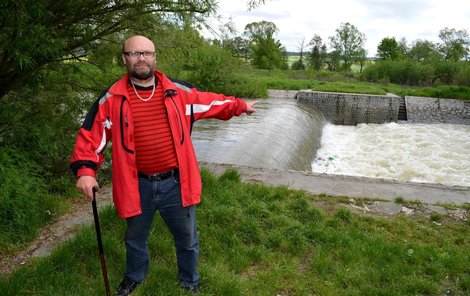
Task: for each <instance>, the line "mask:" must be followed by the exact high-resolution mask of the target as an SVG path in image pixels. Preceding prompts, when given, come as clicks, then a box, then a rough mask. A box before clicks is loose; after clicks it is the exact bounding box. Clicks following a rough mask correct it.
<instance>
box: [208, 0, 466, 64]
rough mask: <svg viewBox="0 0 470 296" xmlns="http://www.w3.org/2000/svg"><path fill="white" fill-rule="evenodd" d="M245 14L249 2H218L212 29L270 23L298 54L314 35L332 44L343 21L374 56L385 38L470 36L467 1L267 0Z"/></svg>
mask: <svg viewBox="0 0 470 296" xmlns="http://www.w3.org/2000/svg"><path fill="white" fill-rule="evenodd" d="M247 10H248V7H247V1H235V0H219V14H220V15H221V16H222V17H223V18H222V20H221V21H222V22H219V21H216V20H212V21H211V23H212V26H213V28H214V29H217V28H218V27H219V26H220V25H221V24H222V23H223V22H228V21H229V19H230V18H231V19H232V21H233V23H234V25H235V26H236V29H237V31H238V34H239V35H241V34H242V33H243V31H244V28H245V26H246V25H247V24H249V23H252V22H258V21H262V20H265V21H270V22H273V23H274V24H275V25H276V27H277V28H278V29H279V34H278V35H277V36H276V37H277V39H279V40H280V41H281V43H282V44H283V45H284V46H285V47H286V49H287V50H288V51H297V50H298V48H299V44H300V43H301V42H302V40H303V39H305V42H306V43H308V42H309V41H310V40H311V39H312V37H313V36H314V35H315V34H317V35H320V36H321V37H322V39H323V41H324V42H326V43H327V44H328V41H329V40H328V37H330V36H334V35H335V30H336V29H337V28H339V27H340V25H341V23H346V22H349V23H351V24H353V25H354V26H356V28H357V29H358V30H359V31H360V32H362V33H364V34H365V35H366V38H367V40H366V44H365V47H366V49H367V51H368V53H369V55H375V53H376V50H377V45H378V44H379V43H380V41H381V40H382V39H383V38H385V37H395V38H396V39H397V40H399V39H401V38H403V37H404V38H406V40H407V41H408V43H411V42H412V41H414V40H417V39H422V40H423V39H424V40H429V41H432V42H439V38H438V34H439V31H440V30H441V29H443V28H445V27H449V28H455V29H457V30H462V29H465V30H467V32H468V31H469V25H470V5H469V4H467V1H465V0H447V1H439V0H349V1H340V0H326V1H307V0H271V1H270V0H267V1H266V3H265V4H264V5H261V6H260V7H258V8H256V9H254V10H252V11H247ZM469 33H470V32H469ZM205 35H206V36H208V37H211V38H216V36H215V35H208V34H205Z"/></svg>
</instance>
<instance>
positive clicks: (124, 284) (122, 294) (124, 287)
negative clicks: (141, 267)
mask: <svg viewBox="0 0 470 296" xmlns="http://www.w3.org/2000/svg"><path fill="white" fill-rule="evenodd" d="M138 284H139V283H138V282H134V281H133V280H131V279H130V278H129V277H127V276H125V277H124V278H123V279H122V281H121V283H120V284H119V288H118V290H117V292H116V294H114V296H127V295H131V292H132V290H134V289H135V287H137V285H138Z"/></svg>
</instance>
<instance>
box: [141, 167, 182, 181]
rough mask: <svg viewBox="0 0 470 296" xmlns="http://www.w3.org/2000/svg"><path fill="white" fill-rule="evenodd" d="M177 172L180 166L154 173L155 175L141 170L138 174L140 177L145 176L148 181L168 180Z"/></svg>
mask: <svg viewBox="0 0 470 296" xmlns="http://www.w3.org/2000/svg"><path fill="white" fill-rule="evenodd" d="M177 173H178V168H176V169H172V170H170V171H168V172H164V173H157V174H153V175H147V174H144V173H141V172H139V173H138V175H139V177H140V178H144V179H146V180H148V181H162V180H166V179H168V178H170V177H173V176H174V175H176V174H177Z"/></svg>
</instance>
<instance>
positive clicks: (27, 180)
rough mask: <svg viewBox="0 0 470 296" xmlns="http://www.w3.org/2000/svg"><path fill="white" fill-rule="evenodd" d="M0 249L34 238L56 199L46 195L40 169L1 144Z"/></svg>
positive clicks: (52, 211) (14, 150)
mask: <svg viewBox="0 0 470 296" xmlns="http://www.w3.org/2000/svg"><path fill="white" fill-rule="evenodd" d="M0 163H1V164H2V166H1V167H0V249H1V250H3V251H8V250H9V249H10V248H12V245H21V244H22V243H24V242H26V241H29V240H31V239H33V238H34V237H35V236H36V235H37V229H38V228H39V227H41V226H42V225H44V224H46V223H47V222H48V221H50V220H51V218H52V217H54V214H55V211H54V210H53V209H55V208H60V206H59V202H58V201H57V200H55V199H54V198H52V197H51V196H48V195H47V190H46V185H45V184H44V181H43V179H42V177H41V176H42V175H43V170H42V169H41V167H40V166H39V165H37V164H36V163H34V162H33V161H31V160H30V159H28V158H27V157H26V156H25V153H23V152H21V151H18V150H16V149H13V148H8V147H0Z"/></svg>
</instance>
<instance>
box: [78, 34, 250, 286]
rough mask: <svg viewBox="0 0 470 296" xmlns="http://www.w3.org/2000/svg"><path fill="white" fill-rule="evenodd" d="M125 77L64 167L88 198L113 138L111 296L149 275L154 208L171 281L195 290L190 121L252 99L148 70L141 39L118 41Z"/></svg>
mask: <svg viewBox="0 0 470 296" xmlns="http://www.w3.org/2000/svg"><path fill="white" fill-rule="evenodd" d="M122 60H123V62H124V65H125V66H126V68H127V70H128V73H127V74H126V75H125V76H124V77H123V78H122V79H121V80H119V81H117V82H116V83H114V85H112V86H111V87H110V88H109V89H108V90H107V91H105V92H104V93H103V94H102V95H101V96H100V97H99V98H98V100H97V101H96V102H95V103H94V105H93V106H92V108H91V110H90V111H89V113H88V115H87V117H86V119H85V121H84V123H83V125H82V127H81V128H80V131H79V133H78V136H77V141H76V144H75V149H74V152H73V155H72V160H71V164H70V167H71V169H72V171H73V172H74V174H75V175H76V176H77V177H78V180H77V188H78V190H79V191H81V192H82V193H84V194H85V195H86V196H87V197H88V198H89V199H90V200H91V199H92V196H93V193H92V189H93V187H95V186H98V182H97V180H96V178H95V175H96V172H97V170H98V168H99V167H100V165H101V164H102V163H103V161H104V158H103V151H104V149H105V147H106V144H107V142H108V141H112V145H113V149H112V159H113V161H112V178H113V201H114V205H115V207H116V210H117V213H118V216H119V217H121V218H125V219H126V222H127V230H126V234H125V244H126V256H127V259H126V271H125V273H124V278H123V280H122V281H121V283H120V285H119V288H118V290H117V293H116V295H129V294H130V293H131V292H132V290H133V289H134V288H135V287H136V286H137V285H138V284H139V283H140V282H142V281H143V280H144V278H145V277H146V275H147V273H148V270H149V255H148V246H147V238H148V234H149V231H150V226H151V223H152V220H153V217H154V214H155V212H156V211H157V210H158V211H159V213H160V215H161V216H162V218H163V220H164V221H165V223H166V225H167V226H168V228H169V230H170V232H171V233H172V235H173V239H174V242H175V247H176V255H177V265H178V282H179V283H180V285H181V286H182V287H183V288H185V289H187V290H189V291H195V292H197V291H198V287H199V275H198V273H197V270H196V269H197V264H198V258H199V241H198V235H197V231H196V216H195V214H196V211H195V205H196V204H198V203H199V202H200V195H201V176H200V174H199V168H198V163H197V159H196V154H195V152H194V148H193V144H192V141H191V137H190V134H191V128H192V125H193V123H194V122H195V121H196V120H199V119H203V118H218V119H222V120H228V119H230V118H231V117H233V116H239V115H241V114H242V113H247V114H248V115H250V114H251V113H253V112H255V108H254V105H255V104H256V103H257V101H251V102H245V101H244V100H242V99H239V98H235V97H227V96H224V95H221V94H215V93H210V92H201V91H198V90H196V89H194V88H192V87H190V86H188V85H183V84H181V83H177V82H172V81H170V80H169V79H168V78H167V77H166V76H165V75H164V74H163V73H161V72H159V71H157V70H155V60H156V59H155V46H154V44H153V42H152V41H151V40H149V39H147V38H146V37H144V36H133V37H131V38H129V39H128V40H126V41H125V43H124V44H123V53H122Z"/></svg>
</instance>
